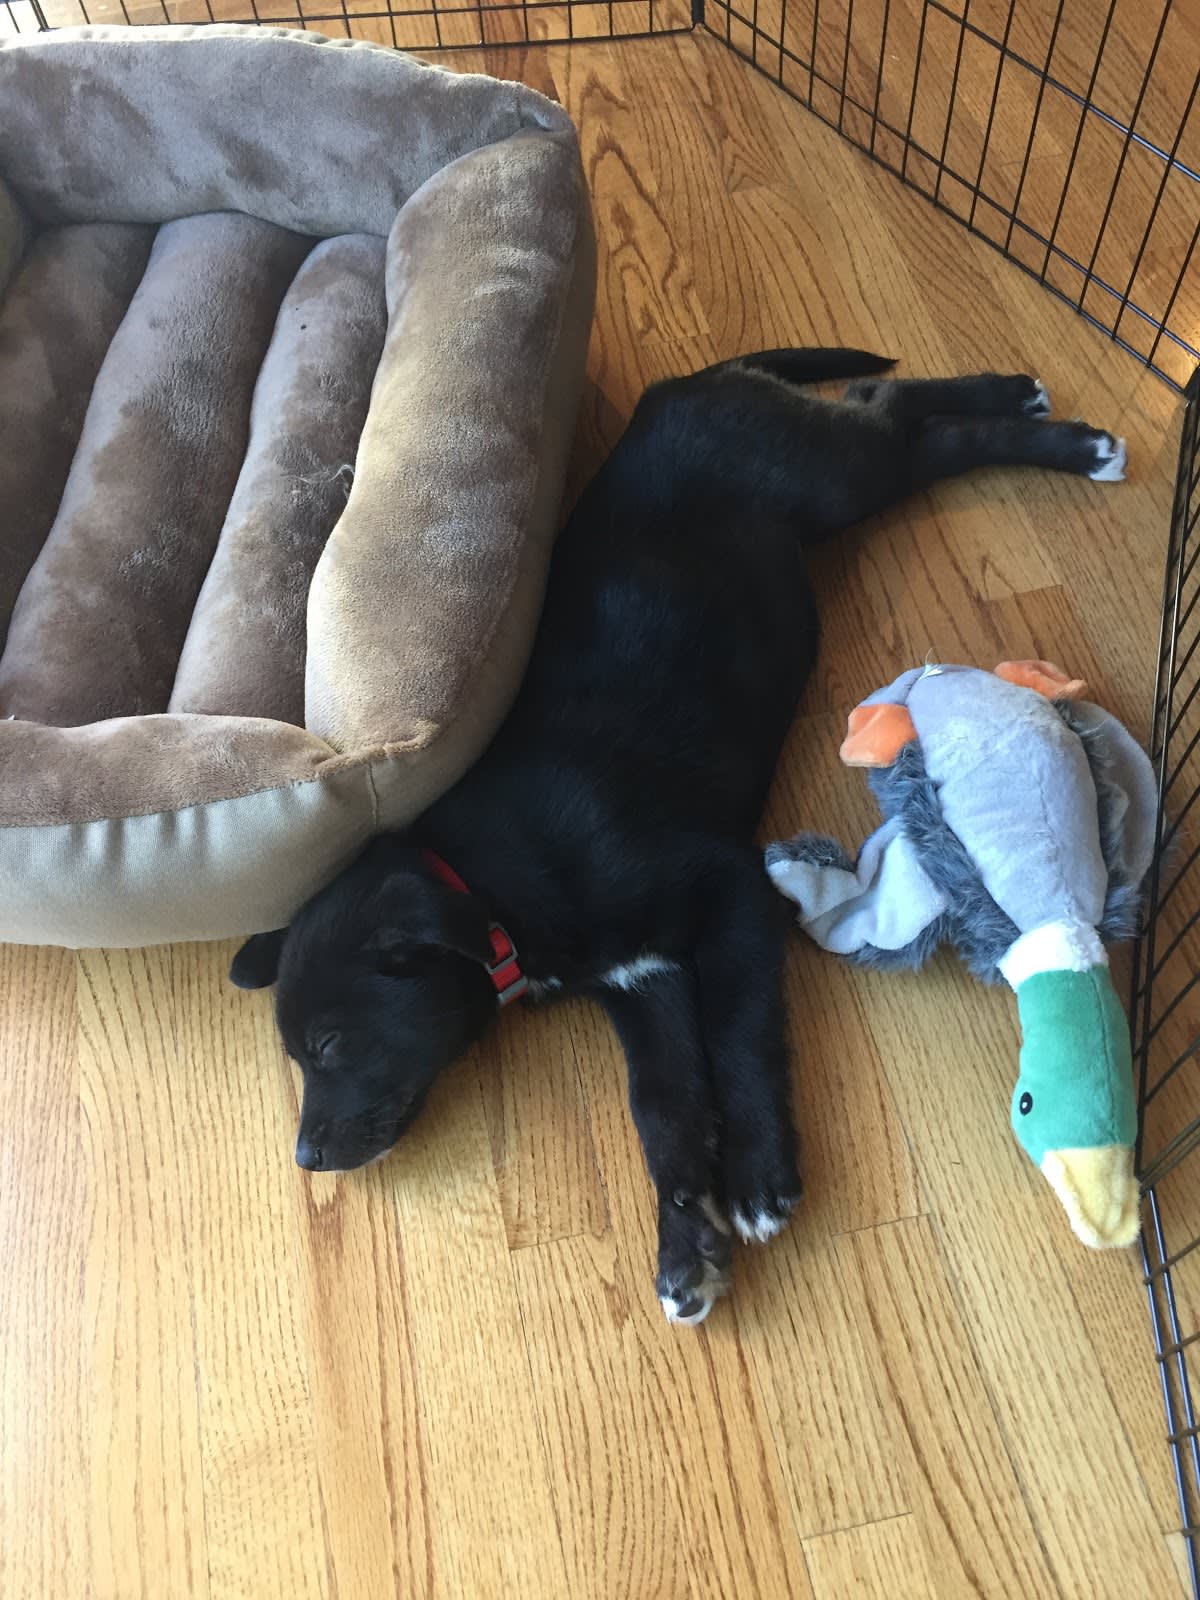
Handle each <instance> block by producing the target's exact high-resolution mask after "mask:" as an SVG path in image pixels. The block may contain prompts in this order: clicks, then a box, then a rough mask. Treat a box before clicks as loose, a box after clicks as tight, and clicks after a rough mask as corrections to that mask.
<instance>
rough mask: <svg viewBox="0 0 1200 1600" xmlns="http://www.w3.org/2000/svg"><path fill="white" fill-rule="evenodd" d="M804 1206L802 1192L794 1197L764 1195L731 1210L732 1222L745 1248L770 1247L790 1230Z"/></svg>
mask: <svg viewBox="0 0 1200 1600" xmlns="http://www.w3.org/2000/svg"><path fill="white" fill-rule="evenodd" d="M799 1203H800V1191H799V1190H798V1189H797V1190H796V1192H795V1193H793V1194H779V1193H776V1192H766V1191H764V1192H762V1193H759V1194H755V1195H751V1196H749V1197H748V1198H746V1199H743V1200H739V1201H738V1202H737V1203H736V1204H734V1205H732V1206H730V1208H729V1220H730V1221H731V1222H732V1223H733V1226H734V1229H735V1230H736V1232H737V1236H738V1238H739V1239H741V1240H742V1241H743V1243H745V1244H766V1242H767V1240H768V1239H773V1238H774V1237H775V1235H776V1234H777V1233H781V1232H782V1231H783V1229H784V1228H786V1227H787V1224H788V1219H789V1218H790V1216H791V1214H792V1212H793V1211H794V1210H795V1209H796V1207H797V1206H798V1205H799Z"/></svg>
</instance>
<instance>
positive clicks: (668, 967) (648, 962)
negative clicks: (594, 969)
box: [600, 952, 679, 990]
mask: <svg viewBox="0 0 1200 1600" xmlns="http://www.w3.org/2000/svg"><path fill="white" fill-rule="evenodd" d="M678 966H679V963H678V962H677V961H668V960H667V959H666V957H665V956H656V955H652V954H650V953H649V952H647V953H646V954H645V955H640V956H637V957H636V958H635V959H634V960H633V961H627V962H625V963H624V964H623V965H622V966H619V967H611V968H610V969H609V970H608V971H607V972H606V973H605V974H604V976H603V977H602V978H601V979H600V982H601V983H605V984H607V985H608V987H609V988H610V989H626V990H632V989H640V988H642V987H643V985H644V984H645V983H646V980H647V979H648V978H652V977H654V975H655V973H658V972H674V971H676V970H677V968H678Z"/></svg>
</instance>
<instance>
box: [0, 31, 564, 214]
mask: <svg viewBox="0 0 1200 1600" xmlns="http://www.w3.org/2000/svg"><path fill="white" fill-rule="evenodd" d="M98 45H102V46H103V48H102V49H98V48H97V46H98ZM0 105H3V107H4V170H5V176H6V177H7V178H8V180H9V182H10V183H11V184H12V186H13V188H14V190H15V191H16V193H17V195H18V197H19V198H20V199H21V201H22V203H23V204H24V205H25V207H26V209H27V211H28V212H29V214H30V216H31V217H32V218H33V219H34V220H35V221H36V222H39V223H57V222H103V221H117V222H167V221H170V220H171V219H173V218H176V217H185V216H193V215H196V214H198V213H203V212H210V211H245V212H247V213H248V214H249V215H251V216H255V217H261V218H263V220H264V221H267V222H275V223H278V224H279V226H280V227H283V228H291V229H294V230H295V231H296V232H297V233H305V234H314V235H316V236H317V237H330V236H332V235H334V234H339V233H376V234H380V235H381V236H386V234H387V232H388V230H389V228H390V227H391V225H392V223H393V221H394V220H395V217H396V213H397V212H398V211H399V209H400V207H401V206H402V205H403V204H404V202H405V201H406V200H407V199H408V197H409V196H410V195H411V194H413V193H414V192H415V191H416V190H417V189H418V188H420V186H421V184H423V183H424V182H425V181H426V179H428V178H430V177H431V176H432V175H433V174H434V173H435V172H438V171H440V170H441V168H442V167H444V166H446V165H447V164H448V163H449V162H451V161H455V160H457V158H458V157H459V156H461V155H463V154H464V153H465V152H466V151H468V150H473V149H476V148H478V147H480V146H482V145H487V144H494V143H497V142H498V141H500V140H503V139H507V138H510V137H511V136H512V135H513V134H514V133H517V132H519V131H520V130H521V129H522V128H542V129H546V130H548V131H550V132H552V133H560V134H566V135H568V136H569V137H572V138H573V137H574V133H573V129H572V124H571V121H570V119H569V118H568V117H567V115H566V113H565V112H564V111H563V110H562V109H561V107H559V106H556V105H555V104H554V103H553V102H552V101H550V100H547V99H545V98H544V97H543V96H542V95H540V94H537V93H536V92H535V91H534V90H532V89H527V88H525V87H524V85H521V84H516V83H507V82H500V81H498V80H496V79H495V78H489V77H485V76H483V75H482V74H471V73H452V72H447V71H444V70H443V69H441V68H438V67H432V66H427V65H425V64H424V63H423V62H420V61H417V60H416V59H415V58H414V57H413V56H408V55H403V54H401V53H400V52H399V51H396V50H393V49H390V48H389V47H387V46H385V45H378V44H372V43H368V42H366V41H363V40H349V39H325V38H322V37H321V35H320V34H315V33H306V32H301V31H297V30H293V29H287V28H270V27H257V26H255V25H253V24H246V25H240V24H234V23H216V24H212V23H207V24H201V25H198V26H184V27H134V28H123V27H110V26H99V27H84V28H58V29H54V30H52V31H51V32H48V33H40V34H23V35H20V36H19V37H16V38H10V39H0ZM67 106H69V107H70V115H69V116H67V115H64V114H62V108H63V107H67ZM56 111H57V113H58V114H56Z"/></svg>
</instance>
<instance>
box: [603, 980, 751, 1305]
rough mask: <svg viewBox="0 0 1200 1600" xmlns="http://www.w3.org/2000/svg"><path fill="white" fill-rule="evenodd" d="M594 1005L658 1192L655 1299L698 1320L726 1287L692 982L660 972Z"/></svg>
mask: <svg viewBox="0 0 1200 1600" xmlns="http://www.w3.org/2000/svg"><path fill="white" fill-rule="evenodd" d="M601 1003H602V1004H603V1006H604V1009H605V1010H606V1011H607V1012H608V1015H609V1017H610V1018H611V1020H612V1022H613V1025H614V1027H615V1028H616V1030H617V1036H618V1037H619V1039H620V1041H621V1044H622V1047H623V1048H624V1051H625V1059H626V1062H627V1063H628V1067H629V1103H630V1108H631V1110H632V1112H633V1120H634V1123H635V1124H636V1126H637V1130H638V1133H639V1135H640V1136H641V1140H642V1148H643V1150H644V1151H645V1154H646V1165H647V1167H648V1168H649V1169H650V1176H651V1178H652V1179H653V1182H654V1187H655V1189H656V1190H657V1192H658V1277H657V1289H658V1297H659V1299H660V1300H661V1302H662V1307H663V1310H664V1311H665V1312H666V1314H667V1318H668V1320H669V1321H671V1322H682V1323H686V1324H689V1325H691V1324H695V1323H697V1322H703V1321H704V1318H705V1317H706V1316H707V1315H708V1313H709V1311H710V1310H711V1309H712V1305H713V1302H714V1300H716V1298H717V1296H718V1295H722V1294H724V1293H725V1291H726V1290H727V1289H728V1287H729V1263H730V1257H731V1253H732V1252H731V1243H732V1241H731V1237H730V1228H729V1223H728V1222H727V1221H726V1219H725V1215H724V1213H723V1211H722V1210H721V1207H720V1204H719V1201H718V1199H717V1195H716V1173H715V1161H714V1149H715V1144H716V1139H715V1127H714V1122H715V1118H714V1112H713V1104H712V1096H711V1092H710V1088H709V1082H708V1064H707V1062H706V1060H705V1056H704V1045H703V1041H702V1039H701V1036H700V1019H699V1015H698V1010H697V999H696V979H695V974H694V973H693V972H691V971H690V970H685V969H683V968H679V967H672V968H668V969H667V970H665V971H661V972H655V973H653V974H651V975H649V976H648V977H646V978H645V979H644V980H643V981H642V983H641V985H640V986H639V987H637V988H634V989H628V990H626V989H606V990H605V991H604V993H603V994H602V995H601Z"/></svg>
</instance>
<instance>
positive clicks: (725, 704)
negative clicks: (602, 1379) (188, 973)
mask: <svg viewBox="0 0 1200 1600" xmlns="http://www.w3.org/2000/svg"><path fill="white" fill-rule="evenodd" d="M889 365H890V363H889V362H888V361H886V360H884V359H882V358H881V357H878V356H873V355H869V354H866V353H864V352H862V351H854V350H832V351H829V350H827V351H820V350H809V351H770V352H766V353H763V354H761V355H756V356H751V357H747V358H744V359H742V360H739V361H733V362H726V363H722V364H721V365H719V366H717V367H713V368H709V369H708V370H706V371H704V372H701V373H698V374H696V375H695V376H693V377H690V378H683V379H678V380H674V381H671V382H668V383H662V384H658V385H656V386H655V387H654V388H652V389H650V390H649V391H648V392H647V393H646V394H645V396H644V397H643V398H642V400H641V402H640V404H639V405H638V407H637V410H636V412H635V414H634V416H633V419H632V421H631V423H630V425H629V428H628V430H627V431H626V433H625V435H624V437H623V438H622V439H621V441H620V443H619V444H618V445H617V447H616V449H615V450H614V452H613V454H612V456H611V457H610V459H609V460H608V462H607V463H606V465H605V466H604V467H603V468H602V469H601V471H600V472H599V473H598V475H597V476H596V478H595V480H594V481H593V482H592V484H591V485H590V487H589V488H588V489H587V491H586V492H585V493H584V495H583V496H582V498H581V499H580V502H579V504H578V506H577V507H576V509H575V512H574V514H573V515H572V517H571V518H570V521H569V523H568V525H567V527H566V529H565V531H564V532H563V534H562V537H561V538H560V540H559V543H558V546H557V548H556V550H555V554H554V559H553V563H552V569H551V575H550V582H549V588H548V592H547V596H546V604H545V611H544V615H543V618H542V622H541V626H540V629H539V632H538V636H537V641H536V645H535V648H534V652H533V656H532V659H531V661H530V664H529V670H528V673H527V675H526V678H525V681H524V684H523V686H522V689H521V692H520V695H519V697H518V700H517V702H516V705H515V706H514V708H513V710H512V712H511V714H510V716H509V718H508V720H507V721H506V722H505V724H504V726H503V728H502V729H501V731H500V733H499V734H498V736H497V737H496V739H495V741H494V743H493V744H492V746H491V747H490V749H489V750H488V751H487V752H486V754H485V755H484V756H483V758H482V759H481V760H480V761H479V762H478V763H477V765H476V766H475V767H474V768H472V770H471V771H470V772H469V773H468V774H467V775H466V777H464V778H463V779H462V780H461V782H459V783H458V784H457V786H456V787H455V788H453V789H452V790H451V791H450V792H449V793H448V794H447V795H445V796H444V798H442V799H441V800H439V801H438V802H437V803H436V804H435V805H434V806H433V807H432V808H431V809H430V810H429V812H428V813H427V814H426V816H425V817H424V818H423V819H422V821H421V823H420V825H419V826H418V827H416V828H414V829H413V830H412V831H411V833H410V834H408V835H406V836H405V837H403V838H401V837H385V838H382V839H380V840H378V841H376V843H375V844H373V845H372V846H371V848H370V849H369V851H368V852H367V853H366V855H365V856H364V857H363V858H362V859H361V860H360V861H359V862H358V863H357V864H356V865H354V866H353V867H352V868H351V869H350V870H349V871H348V872H346V873H345V874H343V875H342V876H341V877H339V878H338V879H337V880H336V881H335V882H334V883H333V884H331V885H330V886H329V887H328V888H327V889H326V890H325V891H324V892H323V893H322V894H320V895H318V896H317V897H316V898H315V899H314V900H313V901H312V902H311V903H310V904H309V905H308V906H306V907H305V908H304V910H303V911H302V912H301V913H300V915H299V916H298V917H297V918H296V921H295V922H294V923H293V925H292V927H291V928H290V929H289V930H288V931H287V934H286V936H280V935H265V936H263V937H262V938H260V939H257V940H251V941H250V943H249V944H248V945H247V946H246V947H245V949H244V950H243V951H242V953H241V954H240V955H239V957H238V960H237V961H236V962H235V964H234V970H233V977H234V980H235V981H236V982H239V983H243V984H247V985H258V984H262V983H267V982H271V981H272V980H274V979H277V1015H278V1019H279V1025H280V1029H281V1031H282V1034H283V1038H284V1042H285V1044H286V1046H287V1048H288V1050H289V1051H290V1052H291V1054H292V1055H293V1056H294V1057H295V1059H296V1060H297V1061H298V1062H299V1064H300V1066H301V1067H302V1069H303V1072H304V1079H305V1093H304V1105H303V1110H302V1113H301V1127H300V1142H299V1145H298V1147H297V1157H298V1159H299V1160H300V1162H301V1164H302V1165H305V1166H312V1167H320V1166H323V1167H326V1168H333V1167H353V1166H358V1165H360V1164H362V1163H363V1162H365V1161H368V1160H370V1159H372V1158H373V1157H375V1156H377V1155H379V1154H381V1153H382V1152H384V1151H386V1150H387V1149H388V1148H390V1146H391V1145H392V1144H393V1143H394V1142H395V1140H396V1138H397V1137H398V1136H399V1134H400V1133H401V1132H402V1131H403V1130H404V1128H405V1127H406V1126H407V1125H408V1123H409V1122H410V1121H411V1120H412V1118H413V1116H415V1114H416V1112H417V1110H418V1109H419V1107H420V1104H421V1102H422V1100H423V1098H424V1095H425V1092H426V1090H427V1089H428V1087H429V1084H430V1083H431V1082H432V1080H433V1078H434V1076H435V1075H436V1074H437V1073H438V1072H439V1071H440V1070H441V1069H442V1068H443V1067H444V1066H446V1065H447V1064H448V1063H449V1062H450V1061H451V1060H452V1059H453V1058H454V1057H455V1056H456V1055H458V1054H459V1053H460V1052H461V1051H462V1049H463V1048H464V1047H465V1046H466V1045H467V1044H468V1043H469V1042H470V1041H471V1040H472V1039H474V1038H476V1037H477V1036H478V1035H479V1034H480V1033H481V1032H482V1031H483V1029H484V1027H485V1026H486V1024H487V1023H488V1021H489V1020H490V1019H491V1017H492V1016H493V1015H494V1013H495V1010H496V1003H495V998H494V995H493V992H492V988H491V985H490V982H489V979H488V977H487V976H486V973H485V971H484V968H483V966H482V964H481V959H482V957H483V946H482V944H481V943H480V942H479V936H480V931H481V929H482V928H483V927H484V926H485V924H486V921H487V918H488V917H494V918H496V919H497V920H498V921H500V922H502V923H503V924H504V926H505V927H506V928H507V929H508V931H509V933H510V934H511V935H512V937H513V938H514V940H515V941H516V944H517V947H518V950H519V952H520V956H521V960H522V964H523V966H524V969H525V971H526V973H527V974H528V976H529V977H530V978H531V979H532V980H534V981H535V984H540V985H542V986H545V985H547V984H550V983H552V982H553V983H554V984H555V985H557V986H561V988H562V989H564V990H565V991H568V992H577V993H578V992H590V993H593V994H595V995H596V996H597V997H598V998H599V1000H600V1002H601V1004H602V1005H603V1006H604V1007H605V1009H606V1010H607V1011H608V1013H609V1015H610V1016H611V1018H612V1020H613V1023H614V1025H615V1026H616V1028H617V1030H618V1033H619V1035H620V1037H621V1040H622V1043H623V1045H624V1047H625V1050H626V1054H627V1057H628V1060H629V1078H630V1094H631V1100H632V1105H633V1113H634V1117H635V1120H636V1122H637V1126H638V1129H639V1131H640V1133H641V1136H642V1139H643V1142H644V1145H645V1149H646V1157H647V1163H648V1165H649V1168H650V1172H651V1176H652V1177H653V1179H654V1182H655V1185H656V1187H657V1190H658V1196H659V1225H660V1260H659V1292H660V1294H661V1295H662V1296H663V1298H664V1301H665V1302H666V1303H667V1306H668V1310H669V1311H670V1312H671V1313H672V1314H674V1315H678V1316H680V1317H682V1318H684V1319H694V1318H698V1317H699V1316H701V1315H703V1313H704V1311H706V1310H707V1308H708V1305H709V1304H710V1303H711V1299H712V1297H713V1295H714V1294H715V1293H717V1292H719V1290H720V1288H721V1287H722V1286H723V1283H724V1277H725V1273H726V1271H727V1267H728V1260H729V1231H730V1230H729V1222H728V1219H730V1218H732V1219H733V1220H734V1221H735V1223H737V1224H738V1225H739V1227H740V1231H742V1232H743V1233H744V1234H745V1235H747V1236H750V1235H757V1236H758V1237H765V1236H766V1235H767V1233H768V1232H770V1231H773V1229H774V1228H775V1227H777V1226H779V1225H781V1224H782V1222H783V1221H784V1220H785V1219H786V1217H787V1214H788V1212H789V1211H790V1209H791V1207H792V1206H793V1205H794V1203H795V1201H796V1199H797V1197H798V1196H799V1193H800V1177H799V1173H798V1170H797V1165H796V1157H795V1149H794V1136H793V1131H792V1124H791V1117H790V1113H789V1105H788V1063H787V1058H786V1054H785V1048H784V1040H783V1017H782V1004H781V997H780V968H781V963H782V960H783V948H784V943H783V941H784V934H785V928H786V923H787V913H786V908H785V907H784V904H783V901H782V900H781V899H780V898H779V896H777V895H776V893H775V891H774V889H773V888H772V886H771V884H770V882H769V880H768V878H767V877H766V874H765V873H764V872H763V869H762V857H761V854H760V852H759V851H758V849H757V848H756V847H755V844H754V833H755V828H756V825H757V823H758V820H759V814H760V811H761V809H762V806H763V802H764V799H765V797H766V793H767V787H768V784H769V783H770V780H771V775H772V770H773V768H774V766H775V761H776V757H777V755H778V752H779V749H780V745H781V743H782V741H783V738H784V735H785V734H786V732H787V729H788V725H789V723H790V721H791V719H792V715H793V711H794V709H795V706H796V702H797V699H798V697H799V694H800V691H801V689H802V687H803V684H804V681H805V678H806V677H807V675H808V671H809V668H810V666H811V664H812V660H813V656H814V652H815V650H816V643H817V618H816V609H815V605H814V601H813V597H812V593H811V590H810V587H809V583H808V579H807V576H806V571H805V556H804V547H805V546H806V545H808V544H811V543H813V542H814V541H817V540H820V539H824V538H826V537H828V536H829V535H832V534H834V533H837V532H838V531H839V530H841V529H843V528H845V527H847V526H848V525H849V524H851V523H853V522H856V521H858V520H859V519H861V518H863V517H865V516H868V515H870V514H871V513H873V512H877V511H881V510H883V509H884V508H885V507H887V506H889V505H891V504H893V503H894V502H896V501H898V500H900V499H902V498H903V497H904V496H905V495H908V494H910V493H912V492H913V491H915V490H919V489H921V488H924V487H925V486H926V485H928V484H930V483H932V482H933V481H934V480H936V479H937V478H940V477H946V476H949V475H952V474H956V473H960V472H965V471H967V470H968V469H970V468H972V467H976V466H981V465H987V464H1007V465H1024V464H1033V465H1042V466H1049V467H1057V468H1060V469H1062V470H1065V471H1071V472H1079V473H1088V472H1091V471H1093V470H1094V469H1095V468H1096V467H1097V466H1098V465H1100V464H1101V463H1102V462H1103V461H1104V460H1105V459H1106V457H1107V455H1108V454H1109V453H1110V452H1111V451H1112V450H1113V448H1114V445H1113V441H1112V440H1111V438H1110V437H1109V436H1108V435H1107V434H1101V433H1098V432H1097V431H1096V430H1094V429H1091V428H1088V427H1085V426H1084V425H1083V424H1082V423H1046V422H1041V421H1039V420H1037V418H1038V417H1039V416H1040V414H1041V413H1042V411H1043V410H1044V409H1045V407H1044V394H1043V392H1042V391H1041V390H1040V388H1039V387H1038V386H1037V385H1035V383H1034V382H1033V380H1032V379H1030V378H1024V377H998V376H995V375H985V376H982V377H977V378H962V379H953V380H949V381H946V382H935V383H920V382H915V383H900V382H896V383H891V382H880V381H877V380H876V381H871V382H867V383H860V384H857V385H852V386H851V388H850V390H849V391H848V394H847V397H846V399H845V401H844V402H842V403H841V404H832V403H829V402H824V401H820V400H818V399H815V398H813V397H810V396H809V395H807V394H805V393H804V392H803V390H802V389H800V388H799V387H797V385H798V384H800V383H804V382H809V381H813V380H816V379H821V378H831V377H866V376H867V375H870V374H878V373H880V372H883V371H884V370H886V368H887V367H888V366H889ZM420 846H429V847H432V848H434V849H435V850H437V851H438V852H439V853H440V854H441V855H443V856H444V857H445V858H446V859H447V860H448V861H449V862H450V863H451V864H452V865H453V866H454V868H455V869H456V870H457V871H458V872H459V873H460V874H461V875H462V877H463V878H464V879H465V880H466V881H467V883H468V884H469V885H470V887H471V891H472V893H471V895H470V896H469V897H463V896H455V895H454V894H453V893H452V892H451V891H448V890H447V889H445V888H444V887H443V886H442V885H441V884H440V883H438V882H436V881H435V880H434V878H433V877H432V876H431V874H430V872H429V871H428V869H427V867H426V865H425V863H424V862H423V860H422V857H421V855H420V851H419V848H418V847H420ZM646 955H654V956H656V957H659V958H661V959H662V961H663V962H664V963H669V964H670V965H669V967H667V969H666V970H659V971H656V972H653V973H648V974H646V975H644V976H643V977H642V979H641V980H640V981H639V982H638V983H637V984H636V985H635V986H634V987H633V988H631V989H629V990H625V989H621V988H617V987H614V986H613V985H612V982H611V981H609V980H606V975H610V974H611V973H612V971H613V969H615V968H619V967H622V966H625V965H628V964H629V963H631V962H634V961H636V960H637V959H638V958H639V957H642V956H646Z"/></svg>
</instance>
